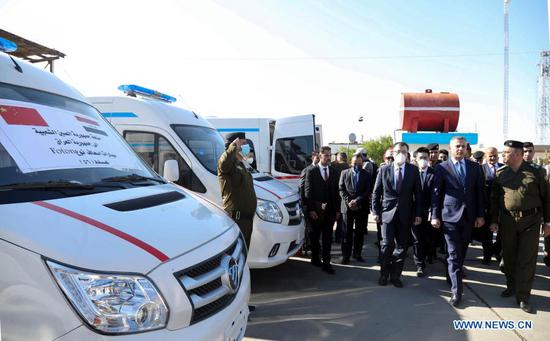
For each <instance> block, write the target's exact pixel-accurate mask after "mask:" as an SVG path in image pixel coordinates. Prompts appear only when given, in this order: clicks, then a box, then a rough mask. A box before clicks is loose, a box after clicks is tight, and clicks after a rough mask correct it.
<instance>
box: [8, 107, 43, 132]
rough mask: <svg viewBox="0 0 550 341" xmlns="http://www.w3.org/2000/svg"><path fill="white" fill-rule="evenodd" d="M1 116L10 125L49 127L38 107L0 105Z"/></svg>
mask: <svg viewBox="0 0 550 341" xmlns="http://www.w3.org/2000/svg"><path fill="white" fill-rule="evenodd" d="M0 116H1V117H2V118H3V119H4V121H6V123H7V124H10V125H20V126H40V127H48V124H47V123H46V121H44V119H43V118H42V116H40V114H39V113H38V111H37V110H36V109H32V108H23V107H13V106H10V105H0Z"/></svg>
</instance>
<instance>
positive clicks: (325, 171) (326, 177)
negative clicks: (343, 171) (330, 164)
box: [323, 167, 328, 181]
mask: <svg viewBox="0 0 550 341" xmlns="http://www.w3.org/2000/svg"><path fill="white" fill-rule="evenodd" d="M323 179H324V180H325V181H328V173H327V167H323Z"/></svg>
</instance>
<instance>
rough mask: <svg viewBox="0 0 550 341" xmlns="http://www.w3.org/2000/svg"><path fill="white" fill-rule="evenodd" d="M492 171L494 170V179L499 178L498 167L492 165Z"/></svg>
mask: <svg viewBox="0 0 550 341" xmlns="http://www.w3.org/2000/svg"><path fill="white" fill-rule="evenodd" d="M491 169H492V170H493V178H495V177H496V176H497V166H495V165H491Z"/></svg>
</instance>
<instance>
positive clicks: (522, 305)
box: [519, 301, 533, 314]
mask: <svg viewBox="0 0 550 341" xmlns="http://www.w3.org/2000/svg"><path fill="white" fill-rule="evenodd" d="M519 307H520V309H521V310H523V311H524V312H526V313H528V314H532V313H533V310H532V309H531V305H530V304H529V303H527V301H521V302H519Z"/></svg>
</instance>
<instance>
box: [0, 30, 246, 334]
mask: <svg viewBox="0 0 550 341" xmlns="http://www.w3.org/2000/svg"><path fill="white" fill-rule="evenodd" d="M13 46H14V45H13V43H12V44H9V43H8V42H7V41H5V40H3V39H1V38H0V49H3V50H4V51H5V50H8V49H12V50H13V48H14V47H13ZM0 217H1V220H0V274H1V275H0V339H1V340H2V341H12V340H54V339H55V340H63V341H64V340H78V341H81V340H240V339H242V337H243V335H244V333H245V329H246V324H247V317H248V299H249V296H250V274H249V270H248V267H247V266H246V257H247V254H246V247H245V245H244V241H243V239H242V237H241V235H240V233H239V229H238V227H237V225H236V224H235V223H234V222H233V221H232V220H231V219H229V218H228V217H227V215H226V214H225V213H224V212H223V211H221V210H220V209H219V208H218V207H216V206H215V205H212V204H210V203H209V202H207V201H206V200H204V199H202V198H200V197H198V196H196V195H195V194H193V193H191V192H190V191H187V190H184V189H182V188H180V187H179V186H175V185H173V184H170V183H167V182H166V181H165V180H164V179H162V178H161V177H159V176H158V175H157V174H156V173H155V172H154V171H153V170H151V169H150V168H149V166H148V165H147V164H146V163H144V162H143V161H142V160H141V159H140V158H139V157H138V156H137V155H136V154H135V153H134V151H133V150H132V148H131V147H130V146H129V145H128V144H127V143H126V142H125V141H124V139H122V137H121V136H120V135H119V134H118V133H117V132H116V130H115V129H114V128H113V127H112V126H111V125H110V124H109V123H108V122H107V121H106V120H104V119H103V118H102V117H101V115H100V114H99V112H98V111H97V110H96V109H95V108H94V107H92V106H91V105H89V104H88V103H87V101H86V99H85V98H84V97H83V96H82V95H81V94H80V93H78V92H77V91H76V90H74V89H73V88H72V87H70V86H68V85H67V84H65V83H63V82H62V81H61V80H59V79H58V78H57V77H55V76H54V75H52V74H50V73H48V72H46V71H43V70H41V69H38V68H36V67H34V66H32V65H31V64H29V63H27V62H24V61H20V60H18V59H12V58H10V56H8V55H7V54H5V53H3V52H0Z"/></svg>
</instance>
